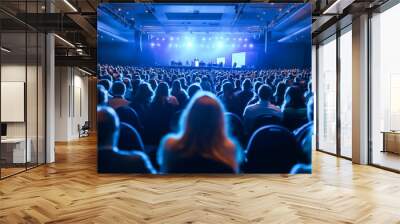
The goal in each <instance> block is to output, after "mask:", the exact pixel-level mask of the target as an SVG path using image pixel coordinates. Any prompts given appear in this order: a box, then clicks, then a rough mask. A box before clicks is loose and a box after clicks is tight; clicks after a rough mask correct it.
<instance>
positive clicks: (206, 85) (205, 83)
mask: <svg viewBox="0 0 400 224" xmlns="http://www.w3.org/2000/svg"><path fill="white" fill-rule="evenodd" d="M200 86H201V89H203V90H204V91H209V92H211V91H212V88H211V83H210V82H209V81H208V80H207V79H206V78H203V79H202V81H201V82H200Z"/></svg>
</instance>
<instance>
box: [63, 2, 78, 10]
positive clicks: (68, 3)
mask: <svg viewBox="0 0 400 224" xmlns="http://www.w3.org/2000/svg"><path fill="white" fill-rule="evenodd" d="M64 3H65V4H66V5H68V6H69V7H70V8H71V9H72V10H73V11H74V12H78V10H77V9H76V8H75V6H73V5H72V4H71V3H70V2H69V1H68V0H64Z"/></svg>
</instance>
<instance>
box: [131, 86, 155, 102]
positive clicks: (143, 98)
mask: <svg viewBox="0 0 400 224" xmlns="http://www.w3.org/2000/svg"><path fill="white" fill-rule="evenodd" d="M152 96H153V91H152V90H151V88H150V85H149V84H148V83H147V82H143V83H141V84H140V85H139V86H138V89H137V91H136V94H135V100H137V101H138V103H142V102H149V101H150V100H151V97H152Z"/></svg>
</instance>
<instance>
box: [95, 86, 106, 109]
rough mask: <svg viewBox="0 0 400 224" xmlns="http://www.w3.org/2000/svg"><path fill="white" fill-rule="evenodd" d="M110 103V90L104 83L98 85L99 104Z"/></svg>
mask: <svg viewBox="0 0 400 224" xmlns="http://www.w3.org/2000/svg"><path fill="white" fill-rule="evenodd" d="M107 103H108V92H107V91H106V89H105V88H104V86H102V85H97V104H98V105H106V104H107Z"/></svg>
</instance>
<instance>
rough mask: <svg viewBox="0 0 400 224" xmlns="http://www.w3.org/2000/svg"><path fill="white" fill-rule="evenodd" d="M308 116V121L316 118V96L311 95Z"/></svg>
mask: <svg viewBox="0 0 400 224" xmlns="http://www.w3.org/2000/svg"><path fill="white" fill-rule="evenodd" d="M307 118H308V121H313V120H314V97H310V99H309V100H308V102H307Z"/></svg>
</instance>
